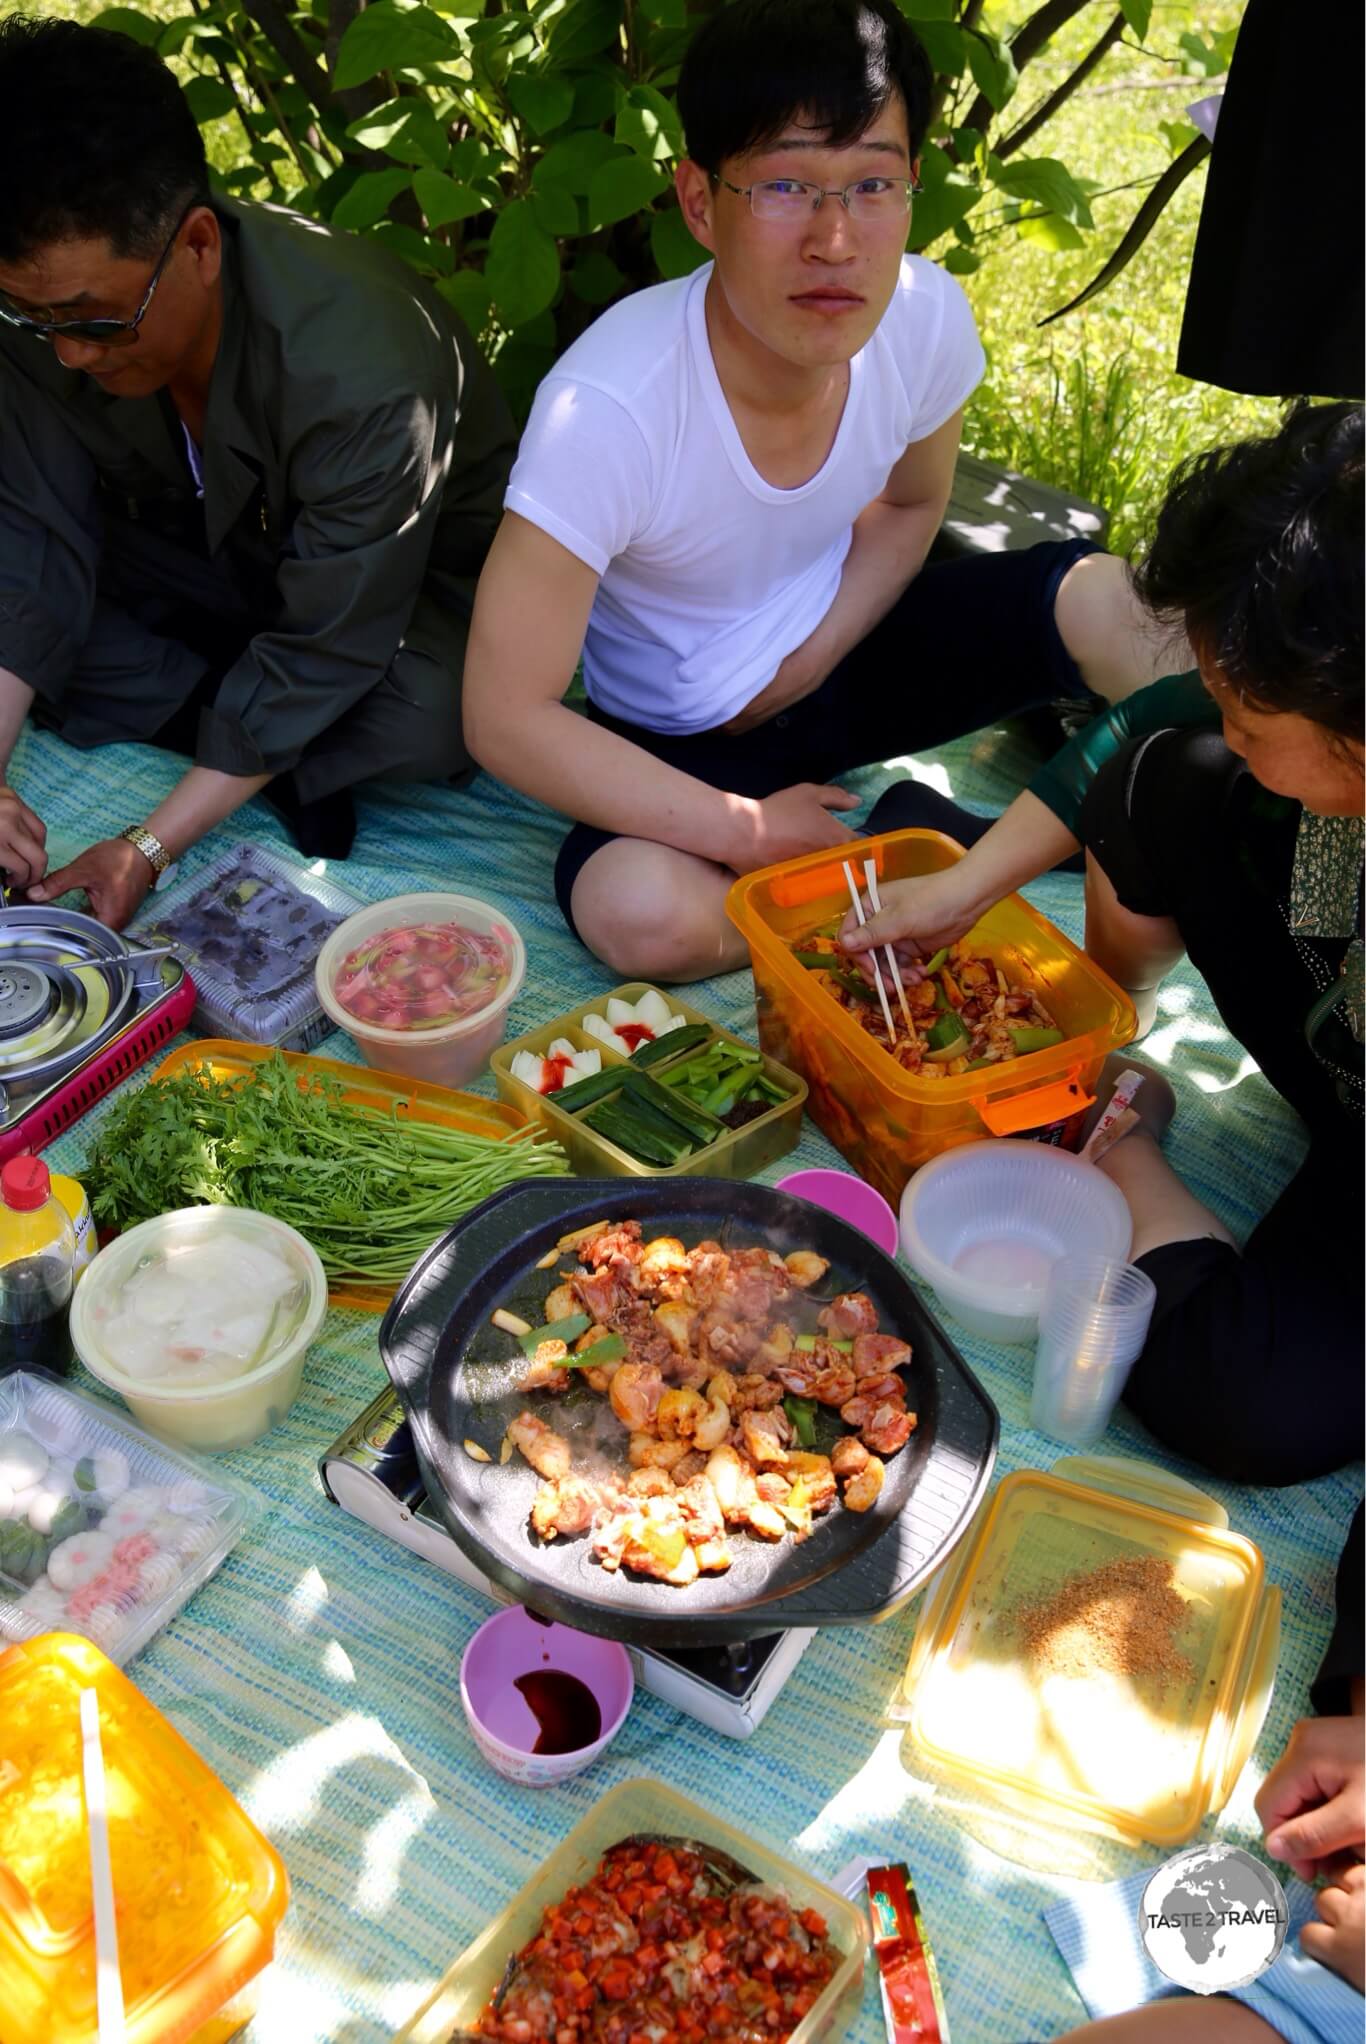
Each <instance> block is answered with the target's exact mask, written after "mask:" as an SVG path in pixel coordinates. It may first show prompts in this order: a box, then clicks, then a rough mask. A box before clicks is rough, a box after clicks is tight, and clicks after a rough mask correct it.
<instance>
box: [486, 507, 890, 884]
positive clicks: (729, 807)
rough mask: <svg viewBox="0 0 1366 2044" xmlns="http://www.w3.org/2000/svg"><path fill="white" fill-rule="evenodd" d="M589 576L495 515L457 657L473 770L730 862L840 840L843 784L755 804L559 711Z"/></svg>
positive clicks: (582, 813) (511, 518) (589, 598)
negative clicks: (464, 644) (461, 660)
mask: <svg viewBox="0 0 1366 2044" xmlns="http://www.w3.org/2000/svg"><path fill="white" fill-rule="evenodd" d="M597 585H598V577H597V576H596V574H595V573H594V572H593V570H592V569H591V568H589V567H587V566H586V565H585V563H584V562H582V561H580V560H578V559H576V557H575V556H574V555H573V554H571V553H570V552H569V551H568V549H567V548H565V547H562V546H561V545H560V544H559V542H558V541H557V540H553V539H551V538H550V537H549V535H548V534H546V533H544V532H542V531H541V530H540V528H539V527H538V526H535V525H532V524H531V523H530V522H529V521H528V520H527V519H524V518H520V517H518V516H517V514H516V513H515V512H512V511H509V512H507V513H505V514H504V518H503V522H502V525H501V526H500V527H499V530H498V535H497V538H496V539H495V540H494V543H493V546H492V548H491V549H490V552H489V557H488V560H487V561H486V562H485V564H484V571H483V574H482V575H481V577H480V580H479V591H478V595H477V597H476V599H475V606H474V618H473V621H472V623H471V626H470V639H469V647H468V650H467V652H466V655H465V682H464V714H465V742H466V744H467V745H468V747H469V749H470V751H471V753H472V754H473V755H474V757H475V758H476V759H477V760H478V761H479V763H480V765H481V766H483V767H485V768H487V770H488V771H489V772H490V773H492V774H496V775H497V777H498V779H499V780H501V781H506V782H507V783H508V784H509V786H511V787H514V788H520V789H521V790H522V792H523V793H524V794H527V795H533V796H534V797H535V798H536V800H537V801H539V802H544V803H546V804H547V806H548V807H550V808H552V809H558V810H560V811H562V812H563V813H564V814H565V815H567V816H573V817H575V818H577V819H578V820H579V821H580V822H581V823H588V824H593V825H595V826H596V827H597V828H598V829H599V830H608V831H612V832H614V833H616V834H617V835H619V836H622V837H637V838H651V839H653V840H655V842H657V843H659V844H665V845H672V846H674V847H675V848H676V849H677V850H679V851H684V852H695V853H697V854H698V855H699V856H700V857H702V858H706V859H712V860H715V861H716V862H717V863H718V864H721V865H725V866H732V867H734V868H736V869H737V870H746V869H748V868H749V867H752V866H756V865H762V864H765V863H767V861H768V860H769V859H778V858H785V857H788V856H790V855H791V853H792V852H793V851H794V850H811V849H815V848H816V847H817V846H819V845H822V844H833V843H836V842H838V840H839V839H840V838H841V837H842V836H844V835H846V834H847V833H846V832H845V831H844V829H843V826H842V825H839V824H838V823H837V822H836V821H835V820H834V818H833V817H832V816H831V815H830V813H829V812H830V810H831V809H832V808H836V807H845V806H853V804H852V800H851V798H848V797H846V796H844V795H843V793H842V791H841V790H839V789H828V790H820V789H816V788H814V787H813V788H812V789H810V790H809V791H805V792H799V791H796V790H784V791H783V794H782V795H780V796H776V797H771V798H770V800H769V802H768V803H763V802H756V801H752V800H749V799H747V798H745V797H742V796H739V795H732V794H729V793H727V792H726V791H725V790H723V789H718V788H710V787H708V786H707V785H706V784H705V783H704V782H702V781H698V780H694V778H693V777H692V775H691V774H684V773H680V772H679V771H678V770H677V768H675V767H671V766H666V765H665V764H664V763H663V761H661V760H657V759H655V758H653V757H652V756H651V755H650V754H649V753H647V752H645V751H643V750H642V749H641V747H640V746H638V745H633V744H632V743H631V742H630V740H629V739H626V738H620V737H618V736H617V735H616V733H615V732H611V731H607V730H604V729H603V727H602V726H601V725H599V724H594V723H591V722H590V721H589V720H588V719H587V718H585V717H580V716H578V715H577V714H576V713H575V712H574V711H572V710H569V709H567V708H566V707H565V704H564V700H563V698H564V695H565V692H566V690H567V689H568V687H569V684H570V681H571V680H572V678H573V674H574V667H575V664H576V662H577V660H578V657H579V652H580V649H581V647H582V645H583V639H584V634H585V632H586V630H587V627H588V615H589V612H590V610H591V609H592V605H593V596H594V593H595V591H596V589H597ZM777 805H785V806H783V807H781V808H780V807H778V806H777Z"/></svg>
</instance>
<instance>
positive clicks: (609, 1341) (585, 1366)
mask: <svg viewBox="0 0 1366 2044" xmlns="http://www.w3.org/2000/svg"><path fill="white" fill-rule="evenodd" d="M625 1353H626V1343H625V1341H624V1340H623V1339H622V1337H621V1336H620V1335H619V1334H605V1335H604V1336H603V1338H602V1340H601V1341H595V1342H594V1343H593V1346H592V1348H586V1349H584V1350H583V1351H582V1353H581V1354H579V1355H577V1356H566V1357H565V1359H564V1361H563V1362H562V1363H561V1364H560V1368H561V1369H562V1370H595V1369H597V1367H598V1365H599V1364H600V1363H615V1362H616V1361H617V1360H618V1358H619V1357H621V1356H624V1355H625Z"/></svg>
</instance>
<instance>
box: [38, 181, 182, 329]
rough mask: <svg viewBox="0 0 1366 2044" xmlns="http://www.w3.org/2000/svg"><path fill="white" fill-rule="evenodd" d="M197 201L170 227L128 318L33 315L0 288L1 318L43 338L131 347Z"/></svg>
mask: <svg viewBox="0 0 1366 2044" xmlns="http://www.w3.org/2000/svg"><path fill="white" fill-rule="evenodd" d="M200 203H201V201H200V200H198V199H191V201H190V203H189V205H188V206H187V207H186V208H185V210H184V212H183V213H182V214H181V216H180V218H179V219H178V220H177V221H176V224H175V226H174V227H173V228H172V229H171V238H170V240H169V241H168V242H167V244H166V246H165V248H164V249H163V250H162V251H161V254H160V255H159V256H158V257H157V266H156V268H155V269H154V270H153V272H152V276H151V281H150V282H149V284H148V286H147V289H146V292H145V293H144V294H143V300H142V303H141V305H140V306H139V307H138V309H137V311H136V312H135V313H134V314H133V317H132V318H131V319H35V318H34V316H33V314H32V313H28V312H20V310H19V308H18V306H17V305H14V304H13V303H12V302H11V301H10V300H9V299H8V298H6V296H5V295H4V293H3V292H2V291H0V319H3V320H4V322H5V324H6V325H7V326H15V327H18V328H19V329H20V331H21V332H22V333H26V334H37V335H39V336H40V337H41V338H42V339H44V340H51V339H53V338H54V337H55V336H58V335H61V336H65V338H66V339H67V340H72V341H94V342H96V343H97V344H98V346H100V347H101V348H127V347H131V346H132V344H133V342H134V341H135V340H136V339H137V337H138V328H139V327H140V326H141V325H142V322H143V320H144V319H145V318H146V316H147V308H148V306H149V305H150V304H151V302H152V299H153V297H154V296H155V295H156V288H157V285H158V284H159V283H160V282H161V273H162V271H163V270H164V269H165V267H166V265H167V263H168V262H169V261H170V257H171V250H172V249H173V248H174V247H175V245H176V239H177V237H178V235H179V233H180V230H181V228H182V227H183V226H184V225H185V222H186V221H187V220H188V219H189V217H190V215H191V213H193V211H194V209H195V207H196V206H198V205H199V204H200Z"/></svg>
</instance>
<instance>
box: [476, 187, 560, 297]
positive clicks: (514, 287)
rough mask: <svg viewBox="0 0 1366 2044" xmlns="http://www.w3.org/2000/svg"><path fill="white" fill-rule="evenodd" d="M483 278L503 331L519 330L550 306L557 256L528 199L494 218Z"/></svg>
mask: <svg viewBox="0 0 1366 2044" xmlns="http://www.w3.org/2000/svg"><path fill="white" fill-rule="evenodd" d="M484 278H485V281H486V283H487V284H488V287H489V290H490V291H491V292H492V293H493V302H494V304H495V306H496V307H497V310H498V317H499V319H500V320H501V322H502V324H503V325H504V326H507V327H516V326H522V325H524V324H525V322H526V321H527V320H529V319H534V318H535V317H536V314H537V313H538V312H544V311H545V310H546V309H547V307H548V306H549V305H551V304H552V303H553V301H554V298H555V294H556V292H557V291H558V290H559V288H560V252H559V249H558V248H557V247H556V246H555V242H554V240H553V238H552V237H551V236H550V235H549V234H547V233H546V231H545V229H544V227H542V225H541V223H540V221H539V220H538V219H537V218H536V213H535V209H534V208H533V207H532V205H531V204H530V203H529V201H528V200H526V199H511V200H509V202H508V204H507V205H506V206H504V208H503V210H502V212H501V213H500V214H499V215H498V218H497V220H496V221H495V223H494V228H493V233H492V235H491V237H490V239H489V253H488V261H487V262H486V263H485V265H484Z"/></svg>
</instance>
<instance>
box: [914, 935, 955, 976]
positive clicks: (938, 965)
mask: <svg viewBox="0 0 1366 2044" xmlns="http://www.w3.org/2000/svg"><path fill="white" fill-rule="evenodd" d="M948 962H949V947H948V945H947V944H946V945H945V946H944V948H943V950H942V951H936V952H935V954H934V956H933V958H927V959H926V960H925V963H924V964H923V965H922V966H921V968H920V969H921V971H922V972H923V973H924V975H925V977H926V979H928V978H929V977H930V976H931V974H932V973H936V972H942V971H943V969H944V967H945V966H946V965H947V964H948Z"/></svg>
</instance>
